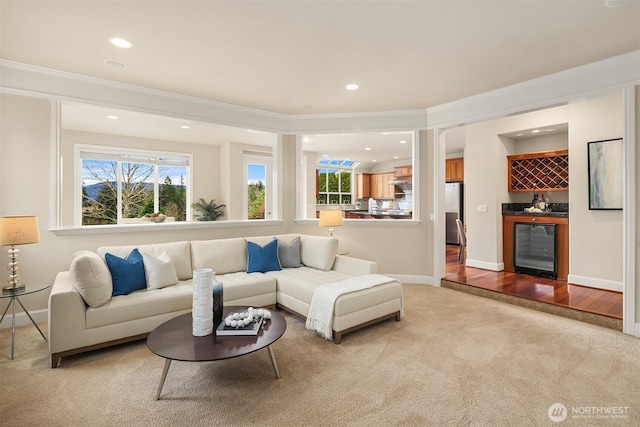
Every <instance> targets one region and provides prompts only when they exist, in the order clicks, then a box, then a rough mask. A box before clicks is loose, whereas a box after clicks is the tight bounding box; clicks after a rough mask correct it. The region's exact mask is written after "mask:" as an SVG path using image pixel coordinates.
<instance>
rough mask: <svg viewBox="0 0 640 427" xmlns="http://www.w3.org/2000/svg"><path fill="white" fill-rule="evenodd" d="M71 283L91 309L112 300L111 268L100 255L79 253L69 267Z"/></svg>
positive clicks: (89, 252)
mask: <svg viewBox="0 0 640 427" xmlns="http://www.w3.org/2000/svg"><path fill="white" fill-rule="evenodd" d="M69 273H70V276H71V283H73V287H74V288H76V290H77V291H78V293H79V294H80V296H82V299H83V300H84V302H86V303H87V305H89V306H90V307H94V308H95V307H100V306H101V305H103V304H106V303H107V302H109V300H110V299H111V294H112V292H113V284H112V283H111V273H110V272H109V267H107V264H106V263H105V262H104V260H103V259H102V258H100V256H98V254H96V253H95V252H91V251H79V252H77V253H76V254H75V255H74V256H73V260H72V261H71V266H70V267H69Z"/></svg>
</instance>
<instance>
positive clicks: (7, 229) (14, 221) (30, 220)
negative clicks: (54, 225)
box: [0, 215, 40, 246]
mask: <svg viewBox="0 0 640 427" xmlns="http://www.w3.org/2000/svg"><path fill="white" fill-rule="evenodd" d="M30 243H40V232H39V230H38V217H37V216H35V215H33V216H4V217H0V245H1V246H8V245H27V244H30Z"/></svg>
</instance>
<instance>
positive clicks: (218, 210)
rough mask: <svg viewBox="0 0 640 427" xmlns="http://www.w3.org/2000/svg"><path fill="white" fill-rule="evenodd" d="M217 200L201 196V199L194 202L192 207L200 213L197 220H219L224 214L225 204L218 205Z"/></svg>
mask: <svg viewBox="0 0 640 427" xmlns="http://www.w3.org/2000/svg"><path fill="white" fill-rule="evenodd" d="M215 202H216V200H215V199H212V200H211V201H210V202H207V201H206V200H205V199H203V198H202V197H200V200H199V201H197V202H195V203H193V204H192V205H191V207H192V208H193V209H194V210H195V211H196V213H198V214H199V215H197V216H196V221H217V220H218V218H220V217H222V216H224V208H225V207H226V206H225V205H216V203H215Z"/></svg>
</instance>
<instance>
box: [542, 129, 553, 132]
mask: <svg viewBox="0 0 640 427" xmlns="http://www.w3.org/2000/svg"><path fill="white" fill-rule="evenodd" d="M554 130H555V129H545V130H544V131H545V132H553V131H554Z"/></svg>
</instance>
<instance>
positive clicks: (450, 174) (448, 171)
mask: <svg viewBox="0 0 640 427" xmlns="http://www.w3.org/2000/svg"><path fill="white" fill-rule="evenodd" d="M445 180H446V181H447V182H462V181H464V158H462V157H458V158H455V159H447V160H446V163H445Z"/></svg>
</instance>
